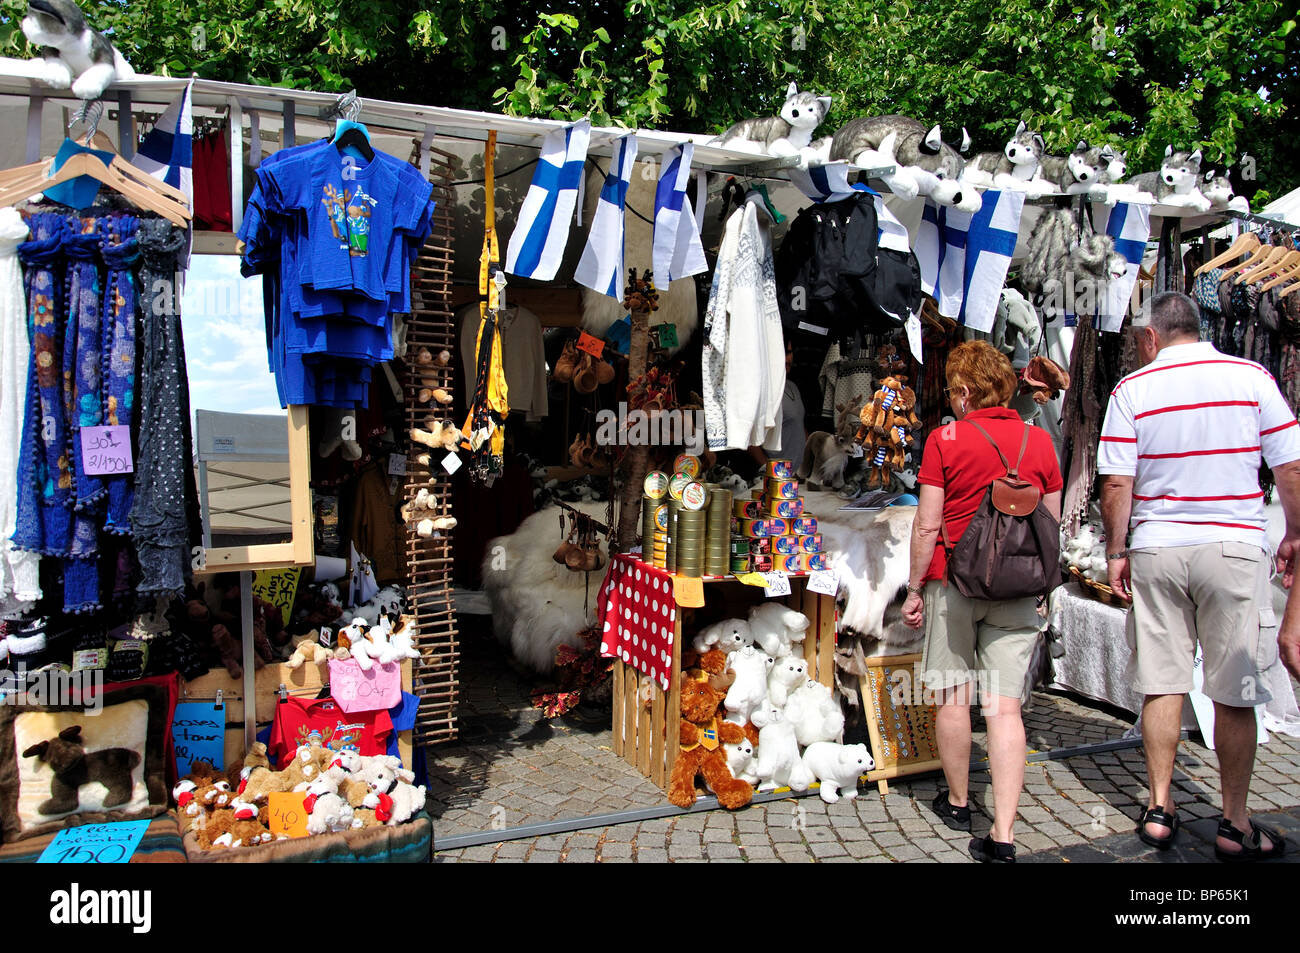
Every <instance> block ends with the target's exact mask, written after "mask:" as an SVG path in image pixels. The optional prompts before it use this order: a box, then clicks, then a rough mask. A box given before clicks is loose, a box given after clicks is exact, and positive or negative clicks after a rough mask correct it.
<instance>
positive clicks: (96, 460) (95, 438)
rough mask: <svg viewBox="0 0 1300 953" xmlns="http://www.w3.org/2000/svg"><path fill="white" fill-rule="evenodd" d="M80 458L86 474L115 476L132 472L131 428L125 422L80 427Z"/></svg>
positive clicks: (133, 468)
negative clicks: (109, 425) (108, 425)
mask: <svg viewBox="0 0 1300 953" xmlns="http://www.w3.org/2000/svg"><path fill="white" fill-rule="evenodd" d="M81 458H82V459H83V460H84V461H85V463H86V475H87V476H117V475H119V474H123V473H132V472H134V471H135V464H134V463H133V462H132V460H131V428H130V427H128V426H127V425H126V424H115V425H113V426H111V427H82V428H81Z"/></svg>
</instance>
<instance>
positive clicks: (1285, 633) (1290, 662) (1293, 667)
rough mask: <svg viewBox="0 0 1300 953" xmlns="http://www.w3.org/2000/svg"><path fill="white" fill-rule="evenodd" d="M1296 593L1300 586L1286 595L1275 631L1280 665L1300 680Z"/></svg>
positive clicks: (1299, 622)
mask: <svg viewBox="0 0 1300 953" xmlns="http://www.w3.org/2000/svg"><path fill="white" fill-rule="evenodd" d="M1279 558H1280V553H1279ZM1288 575H1289V573H1288ZM1298 591H1300V586H1296V587H1293V588H1292V589H1291V591H1290V592H1288V593H1287V596H1286V612H1285V613H1284V614H1283V615H1282V627H1281V628H1279V629H1278V630H1277V653H1278V655H1280V656H1281V657H1282V664H1283V665H1285V666H1286V670H1287V671H1288V672H1290V673H1291V677H1292V678H1300V596H1297V595H1296V593H1297V592H1298Z"/></svg>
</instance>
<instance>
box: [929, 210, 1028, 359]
mask: <svg viewBox="0 0 1300 953" xmlns="http://www.w3.org/2000/svg"><path fill="white" fill-rule="evenodd" d="M1024 208H1025V193H1023V192H1015V191H1000V190H997V189H990V190H989V191H987V192H985V193H984V201H983V203H982V204H981V206H980V210H979V211H978V212H974V213H971V212H965V211H961V210H960V209H955V208H946V207H945V208H940V207H937V206H936V205H935V204H934V203H933V202H930V201H928V200H927V201H926V203H925V208H924V210H923V211H922V213H921V224H920V227H919V228H918V229H917V234H916V257H917V262H918V263H919V264H920V266H921V290H922V291H924V292H925V293H926V294H928V295H930V296H931V297H932V298H934V300H935V304H936V305H937V306H938V309H939V313H940V314H942V315H944V316H945V317H949V318H955V319H956V320H957V321H958V323H960V324H964V325H966V326H967V327H969V328H973V329H974V330H976V331H983V332H986V333H987V332H988V331H990V330H991V329H992V327H993V319H994V317H995V316H996V315H997V310H998V301H999V300H1000V299H1001V297H1002V286H1003V285H1004V284H1005V283H1006V280H1007V269H1008V268H1010V267H1011V256H1012V254H1013V253H1014V252H1015V250H1016V236H1017V235H1018V234H1019V231H1020V215H1021V213H1022V212H1023V211H1024Z"/></svg>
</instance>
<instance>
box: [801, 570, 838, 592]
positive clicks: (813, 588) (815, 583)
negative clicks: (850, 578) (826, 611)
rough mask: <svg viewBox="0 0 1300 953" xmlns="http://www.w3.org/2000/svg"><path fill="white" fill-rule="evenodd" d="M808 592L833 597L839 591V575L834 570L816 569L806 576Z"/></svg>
mask: <svg viewBox="0 0 1300 953" xmlns="http://www.w3.org/2000/svg"><path fill="white" fill-rule="evenodd" d="M808 591H809V592H820V593H821V594H822V595H824V596H833V595H835V594H837V593H838V592H839V591H840V575H839V573H838V572H837V571H836V570H834V569H818V570H815V571H814V572H812V573H811V574H809V576H808Z"/></svg>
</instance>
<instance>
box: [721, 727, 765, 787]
mask: <svg viewBox="0 0 1300 953" xmlns="http://www.w3.org/2000/svg"><path fill="white" fill-rule="evenodd" d="M722 747H723V748H725V749H726V751H727V767H728V768H729V769H731V776H732V777H733V778H738V779H739V780H741V781H748V782H749V783H750V784H757V783H758V775H757V774H755V773H754V768H755V765H756V762H755V761H754V746H753V745H752V744H750V743H749V739H748V738H746V739H745V740H744V741H741V742H739V743H737V744H734V745H729V744H724V745H723V746H722Z"/></svg>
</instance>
